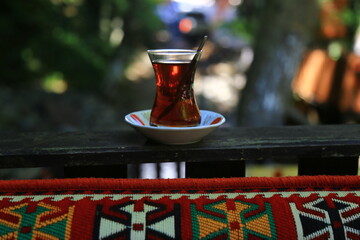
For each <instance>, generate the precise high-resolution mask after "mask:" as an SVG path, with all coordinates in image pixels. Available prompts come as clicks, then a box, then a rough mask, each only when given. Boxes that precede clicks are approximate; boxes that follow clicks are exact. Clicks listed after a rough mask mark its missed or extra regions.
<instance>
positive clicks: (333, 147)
mask: <svg viewBox="0 0 360 240" xmlns="http://www.w3.org/2000/svg"><path fill="white" fill-rule="evenodd" d="M359 156H360V125H321V126H285V127H264V128H243V127H239V128H219V129H217V130H216V131H215V132H213V133H212V134H210V135H209V136H207V137H205V138H204V139H203V140H202V141H201V142H198V143H195V144H189V145H180V146H169V145H162V144H158V143H154V142H151V141H148V140H147V139H146V138H144V137H142V136H141V135H140V134H139V133H137V132H135V131H134V130H133V129H131V128H130V127H129V128H127V129H124V130H119V131H112V132H66V133H54V132H34V133H30V132H27V133H6V134H1V137H0V166H1V167H2V168H10V167H11V168H13V167H15V168H18V167H45V166H64V167H75V166H113V165H124V164H129V163H132V164H137V163H144V162H157V163H159V162H169V161H170V162H180V161H185V162H190V163H191V162H220V161H221V162H228V161H244V160H245V161H247V160H252V161H261V160H267V159H273V160H277V161H282V162H292V161H305V162H309V161H310V162H312V161H313V160H314V159H318V160H316V161H320V160H319V159H322V160H325V161H329V159H334V160H335V161H337V162H339V164H342V165H343V164H346V163H344V161H345V162H346V161H351V168H354V162H355V160H356V164H357V159H358V157H359ZM320 162H321V161H320ZM313 164H314V166H315V167H316V162H314V163H313ZM322 164H323V163H322Z"/></svg>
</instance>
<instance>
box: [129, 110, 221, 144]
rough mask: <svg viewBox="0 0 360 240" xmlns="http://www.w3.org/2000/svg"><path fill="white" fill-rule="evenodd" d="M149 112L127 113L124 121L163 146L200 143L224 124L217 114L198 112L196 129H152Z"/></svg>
mask: <svg viewBox="0 0 360 240" xmlns="http://www.w3.org/2000/svg"><path fill="white" fill-rule="evenodd" d="M150 113H151V110H150V109H148V110H143V111H137V112H132V113H129V114H128V115H126V116H125V121H126V122H127V123H128V124H130V125H131V126H132V127H133V128H134V129H136V130H137V131H138V132H140V133H141V134H143V135H144V136H145V137H147V138H150V139H152V140H155V141H157V142H160V143H164V144H189V143H195V142H198V141H200V140H201V139H202V138H203V137H205V136H206V135H208V134H209V133H211V132H212V131H214V130H215V129H216V128H217V127H219V126H220V125H222V124H223V123H224V122H225V118H224V116H222V115H221V114H219V113H215V112H211V111H207V110H200V114H201V123H200V125H199V126H196V127H163V126H161V127H160V126H159V127H153V126H150V124H149V119H150Z"/></svg>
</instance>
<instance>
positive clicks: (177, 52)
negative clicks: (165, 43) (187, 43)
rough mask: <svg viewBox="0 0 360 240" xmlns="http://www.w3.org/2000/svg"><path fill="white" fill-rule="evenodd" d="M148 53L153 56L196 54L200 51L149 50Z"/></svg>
mask: <svg viewBox="0 0 360 240" xmlns="http://www.w3.org/2000/svg"><path fill="white" fill-rule="evenodd" d="M147 52H148V53H152V54H186V53H187V54H196V53H197V52H198V51H197V50H194V49H149V50H147Z"/></svg>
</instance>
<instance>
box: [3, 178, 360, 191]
mask: <svg viewBox="0 0 360 240" xmlns="http://www.w3.org/2000/svg"><path fill="white" fill-rule="evenodd" d="M359 185H360V176H297V177H248V178H213V179H107V178H106V179H104V178H75V179H45V180H0V191H6V192H9V191H52V190H59V191H60V190H61V191H63V190H117V189H119V190H143V191H152V190H155V191H156V190H172V189H176V190H217V189H230V188H234V189H238V190H241V189H247V188H281V187H286V188H307V187H309V188H313V187H322V188H323V187H341V188H346V187H358V186H359Z"/></svg>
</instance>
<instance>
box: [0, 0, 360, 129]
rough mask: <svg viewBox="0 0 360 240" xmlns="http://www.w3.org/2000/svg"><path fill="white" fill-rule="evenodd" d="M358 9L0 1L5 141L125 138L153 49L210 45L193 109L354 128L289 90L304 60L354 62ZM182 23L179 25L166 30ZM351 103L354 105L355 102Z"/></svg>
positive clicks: (245, 120)
mask: <svg viewBox="0 0 360 240" xmlns="http://www.w3.org/2000/svg"><path fill="white" fill-rule="evenodd" d="M171 4H174V5H173V6H172V7H173V8H171V7H170V5H171ZM175 5H176V10H174V6H175ZM359 5H360V4H359V3H358V1H355V0H348V1H346V0H319V1H312V0H311V1H307V0H306V1H301V0H297V1H286V2H284V1H281V0H271V1H265V0H229V1H228V0H225V1H215V0H202V1H192V2H191V1H186V0H183V1H180V0H178V1H161V0H104V1H97V0H32V1H16V0H15V1H2V2H1V3H0V32H1V40H0V41H1V44H0V56H1V64H0V131H35V130H62V131H69V130H95V129H97V130H99V129H118V128H121V127H125V124H124V122H123V116H124V115H125V114H127V113H129V112H131V111H135V110H142V109H146V108H151V106H152V100H153V97H154V88H155V86H154V79H153V78H154V77H153V75H152V74H153V72H152V69H151V65H150V62H149V60H148V58H147V56H146V49H149V48H158V47H179V46H180V47H196V46H197V44H198V41H200V37H201V36H202V35H203V34H209V36H210V38H209V41H208V43H207V44H206V48H207V49H206V50H204V51H205V52H204V54H203V57H202V63H201V65H200V67H199V70H198V76H197V79H198V80H196V81H197V83H195V91H196V92H197V99H198V103H199V105H200V108H204V109H210V110H214V111H218V112H221V113H223V114H224V115H226V117H227V119H228V123H227V124H228V125H230V126H234V125H255V126H261V125H284V124H321V123H344V122H357V121H358V115H359V113H360V110H358V109H357V108H356V107H354V108H352V110H349V111H348V110H346V113H349V114H348V115H346V116H350V117H347V118H343V117H342V116H343V115H344V112H341V109H340V110H339V109H336V111H335V115H336V116H335V115H331V114H330V115H331V117H328V118H327V117H324V116H330V115H329V112H331V111H334V109H330V110H329V109H328V107H327V104H328V102H321V103H318V102H314V101H312V100H310V101H309V100H308V99H304V98H302V97H301V96H298V95H297V94H294V89H293V88H292V85H291V84H292V82H293V80H294V77H295V76H296V74H297V72H298V71H299V68H300V66H301V63H302V62H303V59H304V56H305V53H306V52H307V51H309V50H311V49H315V48H318V49H322V50H323V51H324V52H325V53H326V54H328V55H329V57H330V58H331V59H335V60H336V61H337V60H339V59H341V57H345V58H346V59H347V56H348V54H349V53H353V52H354V49H355V47H354V46H355V45H356V41H355V40H356V36H357V35H356V33H357V31H358V28H359V16H360V10H359V9H360V7H359ZM171 11H174V13H172V12H171ZM195 13H200V15H201V14H202V15H201V16H202V17H203V18H202V17H201V16H200V17H199V16H198V15H194V14H195ZM191 14H193V15H191ZM175 16H176V17H178V19H177V20H178V21H175V20H174V19H171V17H173V18H174V17H175ZM189 16H190V17H192V18H189V19H190V20H191V21H192V20H194V19H195V20H197V22H191V21H190V25H191V26H190V25H189V23H188V25H186V21H183V25H182V26H183V28H182V29H181V28H180V29H175V28H177V26H180V25H176V24H179V23H180V19H181V18H184V17H189ZM169 19H170V20H169ZM171 21H172V22H171ZM184 24H185V25H184ZM196 24H197V26H195V25H196ZM189 26H190V28H191V27H192V28H193V30H194V32H191V31H190V32H189ZM196 28H197V29H196ZM174 30H175V31H174ZM179 30H180V31H179ZM181 31H182V32H181ZM186 31H188V32H186ZM177 34H178V35H177ZM358 41H360V40H358ZM358 44H359V43H358ZM358 48H359V47H358ZM356 54H359V53H358V52H357V53H356ZM284 69H287V70H288V71H287V72H286V71H284ZM356 71H357V70H356ZM356 74H357V77H358V75H359V74H358V72H357V73H356ZM340 75H341V74H340ZM343 75H344V74H342V75H341V76H343ZM355 88H356V89H355V90H357V88H358V85H356V86H355ZM355 90H354V91H355ZM338 98H340V97H338ZM354 99H355V100H353V102H352V103H351V104H353V103H354V101H355V102H356V101H360V100H356V97H354ZM354 104H355V103H354ZM324 106H325V107H324ZM304 109H305V110H304ZM314 113H315V115H314ZM331 113H333V112H331ZM314 116H315V117H314ZM339 116H340V117H339ZM264 119H268V121H265V120H264Z"/></svg>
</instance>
